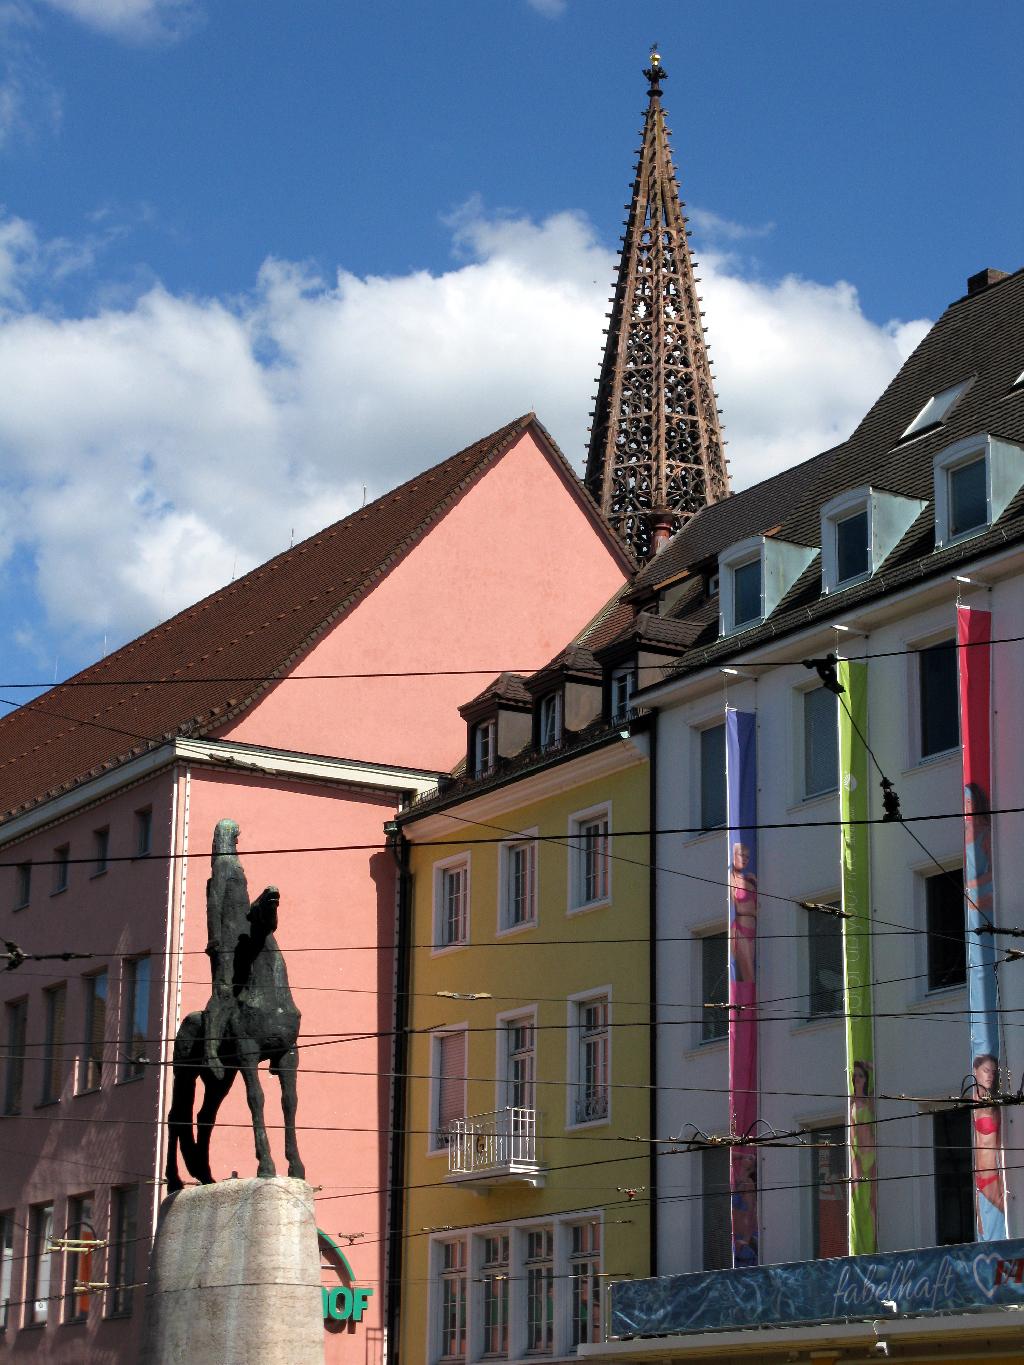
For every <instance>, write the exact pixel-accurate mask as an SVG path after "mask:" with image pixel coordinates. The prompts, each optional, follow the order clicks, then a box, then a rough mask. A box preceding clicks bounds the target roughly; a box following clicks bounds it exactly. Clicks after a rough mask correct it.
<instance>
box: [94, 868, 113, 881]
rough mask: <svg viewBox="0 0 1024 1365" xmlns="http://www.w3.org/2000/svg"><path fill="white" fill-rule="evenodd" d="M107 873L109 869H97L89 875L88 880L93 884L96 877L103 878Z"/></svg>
mask: <svg viewBox="0 0 1024 1365" xmlns="http://www.w3.org/2000/svg"><path fill="white" fill-rule="evenodd" d="M109 871H110V868H109V867H99V868H97V869H96V871H95V872H90V873H89V880H90V881H91V882H94V881H95V880H96V878H97V877H105V876H106V875H107V873H108V872H109Z"/></svg>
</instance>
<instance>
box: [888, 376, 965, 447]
mask: <svg viewBox="0 0 1024 1365" xmlns="http://www.w3.org/2000/svg"><path fill="white" fill-rule="evenodd" d="M972 378H973V376H972ZM970 386H971V379H962V380H961V381H960V383H959V384H953V385H952V387H950V388H948V389H943V390H942V392H941V393H935V394H933V395H932V396H931V398H929V399H928V402H927V403H925V405H924V407H923V408H922V409H921V411H920V412H919V413H918V414H917V416H916V417H915V418H914V420H913V421H912V422H911V424H910V426H909V427H907V429H906V431H905V432H904V433H903V435H902V436H901V437H900V440H901V441H906V440H907V439H908V438H909V437H911V436H920V435H921V434H922V433H923V432H925V431H932V430H933V429H934V428H935V427H939V426H941V425H942V423H943V422H944V421H945V420H946V418H947V417H948V416H949V414H950V413H951V412H952V411H953V405H954V404H955V403H956V401H957V400H958V399H959V398H961V397H962V396H963V395H964V394H965V393H966V392H967V390H968V389H969V388H970Z"/></svg>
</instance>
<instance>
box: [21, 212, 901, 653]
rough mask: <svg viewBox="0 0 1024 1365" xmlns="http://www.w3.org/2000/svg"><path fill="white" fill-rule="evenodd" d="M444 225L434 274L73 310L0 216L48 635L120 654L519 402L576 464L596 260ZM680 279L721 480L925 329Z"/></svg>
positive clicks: (830, 427) (24, 549) (603, 290)
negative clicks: (66, 635) (705, 376)
mask: <svg viewBox="0 0 1024 1365" xmlns="http://www.w3.org/2000/svg"><path fill="white" fill-rule="evenodd" d="M452 232H453V247H454V248H455V251H456V256H455V260H454V263H453V265H452V268H451V269H450V270H448V271H446V272H444V273H442V274H438V275H432V274H429V273H428V272H426V271H417V272H413V273H412V274H407V275H401V276H392V277H382V276H370V277H366V278H360V277H358V276H355V275H353V274H350V273H348V272H345V271H340V272H339V273H338V275H337V277H336V279H334V280H330V281H328V280H324V279H322V278H321V277H319V276H318V275H317V274H316V273H314V272H313V271H311V270H310V269H308V268H306V267H303V266H301V265H297V264H295V263H292V262H288V261H278V260H268V261H267V262H266V263H265V265H264V266H263V268H262V270H261V272H260V274H259V277H258V279H257V280H256V281H255V282H254V286H253V289H252V292H251V294H250V295H249V296H248V297H247V298H244V299H241V300H238V299H231V300H223V299H216V298H195V297H179V296H175V295H173V294H171V293H169V292H168V291H167V290H165V289H163V288H162V287H159V286H157V287H153V288H149V289H148V290H147V292H146V293H144V294H143V295H142V296H141V297H139V298H137V299H135V300H134V301H131V302H129V303H123V302H121V303H119V304H118V305H116V306H115V305H112V304H109V303H107V304H106V305H103V306H98V307H96V308H95V310H94V311H93V312H92V313H91V314H90V315H88V316H83V317H71V316H65V315H62V314H61V313H60V311H59V310H58V309H57V308H56V307H55V306H54V305H53V304H50V305H48V306H47V307H46V309H45V310H44V309H42V308H40V307H38V306H34V305H29V304H28V303H27V302H26V298H27V297H31V296H32V294H33V293H34V292H38V289H39V288H40V284H41V281H42V280H43V279H45V278H46V277H47V276H48V275H49V273H50V272H51V271H52V269H53V262H58V263H59V262H69V263H70V264H69V265H68V268H72V267H73V265H74V262H75V259H76V257H75V247H74V245H73V244H69V243H66V242H57V243H53V242H49V243H48V242H41V241H40V240H39V239H38V236H37V234H36V233H35V232H34V231H33V230H32V228H31V226H30V225H29V224H26V223H24V222H21V221H20V220H18V219H11V218H8V219H0V298H6V303H7V312H6V313H3V312H2V311H0V495H2V496H0V506H6V507H7V508H13V507H16V508H17V514H16V515H14V514H13V513H10V514H9V518H8V521H9V524H8V525H7V527H6V528H4V529H5V530H6V536H3V537H0V539H2V540H3V542H4V543H5V544H6V545H7V547H8V549H10V548H11V547H12V546H13V547H14V548H15V549H16V550H17V551H19V552H20V554H21V558H20V561H19V562H21V563H24V562H26V560H27V559H30V560H31V562H32V563H33V564H34V566H35V567H34V572H35V574H36V583H37V589H38V593H39V596H40V598H41V600H42V603H43V605H44V608H45V611H46V613H47V617H48V619H49V621H50V623H51V626H52V627H55V628H60V629H63V630H65V631H73V632H78V633H79V636H80V637H82V636H89V637H91V638H92V640H93V641H94V642H98V641H99V640H100V638H101V636H102V634H103V632H108V633H109V634H110V635H111V637H112V638H124V636H125V635H126V634H127V633H130V632H132V631H136V630H139V629H141V628H143V627H145V626H148V625H150V624H152V623H153V622H154V621H155V620H157V619H160V618H161V617H163V616H165V615H167V614H169V613H170V612H172V611H174V610H176V609H177V608H179V607H181V606H183V605H185V604H187V603H188V602H190V601H194V600H195V599H196V598H198V597H199V596H201V595H202V594H204V593H205V592H208V591H210V590H211V589H213V588H214V587H217V586H219V585H220V584H222V583H224V582H226V581H227V580H228V579H229V578H230V576H231V574H232V572H238V573H242V572H244V571H245V570H246V569H248V568H250V567H251V566H253V565H254V564H256V563H258V562H260V561H261V560H262V559H263V558H265V557H267V556H268V555H270V554H273V553H276V552H277V551H279V550H281V549H283V548H284V547H285V546H287V545H288V543H289V540H290V538H291V535H292V533H293V531H294V535H295V537H296V539H298V538H300V537H302V536H305V535H308V534H310V533H312V532H313V531H315V530H316V529H318V528H319V527H321V526H324V525H326V524H328V523H329V522H330V521H332V520H334V519H335V518H337V517H338V516H340V515H342V514H343V513H345V512H346V511H349V510H351V509H352V508H354V507H356V506H358V505H359V502H360V500H361V498H362V487H363V485H364V484H365V485H366V486H367V489H368V496H369V497H374V496H376V495H377V494H379V493H381V492H383V491H384V490H386V489H387V488H388V487H391V486H393V485H394V484H395V483H397V482H399V481H400V480H401V479H403V478H406V477H409V476H411V475H412V474H413V473H415V472H416V471H417V470H419V469H421V468H423V467H424V466H425V465H427V464H428V463H432V462H434V461H436V460H438V459H441V458H444V457H445V456H446V455H448V454H450V453H452V452H453V451H455V450H457V449H459V448H460V447H461V446H463V445H466V444H468V443H469V442H470V441H472V440H474V439H476V438H477V437H478V436H480V435H482V434H484V433H485V432H488V431H491V430H493V429H494V428H496V427H498V426H500V425H501V424H503V423H504V422H506V421H508V420H510V419H511V418H513V417H515V416H517V415H518V414H519V413H521V412H523V411H525V410H527V409H529V408H534V409H536V411H537V412H538V414H539V415H540V417H541V420H542V421H544V423H545V424H546V425H547V426H548V428H549V429H550V430H551V431H552V433H553V434H554V436H555V438H556V439H557V440H558V441H559V442H560V443H561V444H562V446H563V448H564V450H565V451H566V453H567V454H568V455H569V457H570V458H571V459H572V460H573V461H574V462H575V463H576V464H577V466H579V465H580V464H581V463H582V456H583V448H584V442H585V439H586V424H587V420H588V417H587V414H588V410H589V408H590V405H591V404H590V400H591V396H592V394H593V391H594V387H595V376H596V374H597V370H598V365H599V360H600V354H599V352H600V344H601V328H602V327H603V326H604V325H605V324H604V312H605V310H606V308H607V303H606V299H607V295H608V292H609V289H608V285H609V282H610V281H611V279H612V277H613V274H614V270H615V259H614V256H613V255H612V253H611V252H609V251H608V250H606V249H605V248H604V247H603V246H601V245H600V244H599V243H598V242H597V240H596V238H595V236H594V233H593V231H592V229H591V228H590V226H589V225H588V224H587V222H586V221H585V220H584V219H583V218H581V217H580V216H578V215H576V214H572V213H560V214H556V215H554V216H552V217H551V218H548V219H546V220H545V221H543V222H541V223H534V222H531V221H530V220H529V219H527V218H524V217H521V216H520V217H514V216H509V215H504V216H489V215H487V214H485V213H484V212H483V211H482V209H481V208H480V206H479V205H470V206H469V207H468V208H467V209H466V210H464V211H463V212H461V213H460V214H459V215H457V216H456V219H455V220H454V221H453V224H452ZM86 250H88V244H86ZM40 262H46V268H45V269H42V268H41V267H40ZM701 273H702V276H703V280H704V285H703V288H704V293H705V299H706V309H707V313H708V320H709V323H710V329H711V340H712V342H713V344H714V348H715V349H714V355H715V358H716V361H717V365H716V368H717V377H718V388H719V395H720V400H721V403H722V406H723V407H724V408H725V412H726V420H727V422H728V423H729V428H728V431H727V433H726V434H727V435H728V436H729V437H730V438H731V444H730V447H729V451H730V455H731V458H732V461H733V474H734V479H735V482H736V484H737V486H743V485H744V484H746V483H749V482H752V481H754V480H755V479H757V478H760V477H763V476H764V475H766V474H768V473H770V472H773V471H774V470H776V469H778V468H781V467H783V466H784V465H786V464H789V463H791V462H793V461H795V460H799V459H801V458H803V457H805V456H807V455H810V454H813V453H814V452H815V451H816V450H819V449H823V448H825V447H826V446H828V445H831V444H833V443H834V442H835V441H836V440H839V439H841V438H842V437H843V436H845V435H846V434H848V432H849V431H850V430H851V429H852V427H853V426H854V424H855V423H856V421H857V420H858V419H859V418H860V416H861V415H862V414H863V412H864V411H865V410H866V409H867V407H868V406H869V405H870V403H871V402H872V401H873V400H874V399H875V398H876V397H877V396H878V394H879V393H880V392H881V390H882V388H883V387H884V385H885V384H886V383H887V381H888V380H889V378H890V377H891V376H892V374H893V373H894V372H895V370H896V369H897V367H898V365H899V363H900V361H901V360H902V358H903V357H904V356H905V355H906V354H907V352H908V351H909V349H910V348H911V346H912V345H913V343H914V342H915V341H916V340H917V339H918V338H919V336H920V335H921V334H922V333H923V331H924V328H925V325H926V324H924V323H905V324H891V325H888V326H883V327H879V326H877V325H875V324H874V323H872V322H870V321H869V320H868V319H866V318H865V317H864V315H863V314H862V312H861V310H860V307H859V304H858V301H857V296H856V292H855V291H854V290H853V288H852V287H851V286H850V285H847V284H844V283H838V284H834V285H828V286H826V285H820V284H816V283H813V282H810V281H806V280H800V279H797V278H787V279H784V280H782V281H778V282H757V281H751V280H749V279H745V278H743V276H742V275H741V274H740V273H738V267H737V266H736V263H735V261H733V260H732V259H731V258H729V257H716V256H714V255H713V254H711V253H705V254H704V256H703V259H702V269H701ZM100 297H102V293H101V295H100ZM96 647H97V648H98V644H97V646H96Z"/></svg>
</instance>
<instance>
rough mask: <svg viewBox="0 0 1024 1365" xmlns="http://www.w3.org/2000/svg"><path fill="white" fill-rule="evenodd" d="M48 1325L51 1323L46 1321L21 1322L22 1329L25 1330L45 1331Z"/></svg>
mask: <svg viewBox="0 0 1024 1365" xmlns="http://www.w3.org/2000/svg"><path fill="white" fill-rule="evenodd" d="M48 1326H49V1323H46V1322H23V1323H22V1324H21V1330H22V1331H23V1332H42V1331H45V1330H46V1328H47V1327H48Z"/></svg>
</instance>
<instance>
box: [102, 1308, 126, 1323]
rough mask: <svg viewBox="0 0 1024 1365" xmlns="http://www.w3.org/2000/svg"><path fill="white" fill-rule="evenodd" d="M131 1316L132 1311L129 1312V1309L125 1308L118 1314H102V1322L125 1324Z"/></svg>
mask: <svg viewBox="0 0 1024 1365" xmlns="http://www.w3.org/2000/svg"><path fill="white" fill-rule="evenodd" d="M131 1315H132V1310H131V1309H130V1308H125V1309H122V1310H121V1312H119V1313H104V1314H103V1321H104V1322H127V1321H128V1320H129V1319H130V1318H131Z"/></svg>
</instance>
